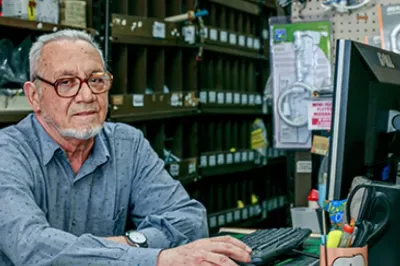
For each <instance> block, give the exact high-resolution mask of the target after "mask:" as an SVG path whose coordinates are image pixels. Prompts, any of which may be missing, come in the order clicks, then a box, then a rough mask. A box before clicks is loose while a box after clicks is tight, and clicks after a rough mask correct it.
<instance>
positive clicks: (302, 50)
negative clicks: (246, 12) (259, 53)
mask: <svg viewBox="0 0 400 266" xmlns="http://www.w3.org/2000/svg"><path fill="white" fill-rule="evenodd" d="M270 32H271V39H270V40H271V73H272V84H273V97H274V103H273V105H274V106H273V107H274V147H275V148H278V149H310V148H311V136H312V134H311V130H310V129H309V128H308V117H309V116H308V106H309V101H310V100H311V97H312V95H313V92H318V91H321V90H323V91H327V90H332V89H333V88H332V71H331V63H332V45H331V42H332V41H331V39H332V38H331V21H310V22H301V23H293V24H272V23H271V31H270Z"/></svg>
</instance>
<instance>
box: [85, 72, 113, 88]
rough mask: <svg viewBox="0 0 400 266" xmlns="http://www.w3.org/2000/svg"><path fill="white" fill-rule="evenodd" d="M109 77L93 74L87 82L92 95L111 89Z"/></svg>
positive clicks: (106, 74)
mask: <svg viewBox="0 0 400 266" xmlns="http://www.w3.org/2000/svg"><path fill="white" fill-rule="evenodd" d="M111 81H112V80H111V76H110V75H109V74H108V73H93V74H92V75H91V76H90V77H89V80H88V83H89V86H90V88H91V89H92V91H93V92H94V93H101V92H105V91H108V90H109V89H110V87H111Z"/></svg>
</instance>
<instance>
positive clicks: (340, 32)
mask: <svg viewBox="0 0 400 266" xmlns="http://www.w3.org/2000/svg"><path fill="white" fill-rule="evenodd" d="M321 3H322V0H307V3H306V5H305V7H302V5H301V4H298V3H297V2H294V3H293V5H292V20H293V21H294V22H295V21H307V20H319V19H324V18H329V19H331V20H332V36H333V44H332V48H333V56H334V58H336V47H335V46H336V40H337V39H347V40H352V41H358V42H364V40H365V36H376V35H379V34H380V31H379V22H378V8H377V7H378V5H379V4H393V3H400V0H378V1H377V0H370V3H368V4H367V5H366V6H364V7H362V8H360V9H358V10H355V11H354V12H352V13H337V12H332V11H326V10H325V8H324V7H322V5H321Z"/></svg>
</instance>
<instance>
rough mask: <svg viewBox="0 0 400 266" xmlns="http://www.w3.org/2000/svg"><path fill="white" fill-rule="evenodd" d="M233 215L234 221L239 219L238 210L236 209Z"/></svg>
mask: <svg viewBox="0 0 400 266" xmlns="http://www.w3.org/2000/svg"><path fill="white" fill-rule="evenodd" d="M233 217H234V219H235V221H239V220H240V210H236V211H235V212H234V213H233Z"/></svg>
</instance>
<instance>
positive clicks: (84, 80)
mask: <svg viewBox="0 0 400 266" xmlns="http://www.w3.org/2000/svg"><path fill="white" fill-rule="evenodd" d="M94 73H104V74H107V75H109V76H110V81H111V84H110V88H108V89H107V90H105V91H102V92H94V91H93V90H92V88H91V87H90V85H89V82H88V81H89V79H90V77H91V76H92V75H93V74H94ZM72 78H77V79H78V80H79V88H78V90H77V91H76V93H75V94H74V95H71V96H62V95H60V94H59V93H58V82H60V79H63V78H59V79H56V81H54V82H51V81H48V80H46V79H44V78H42V77H41V76H39V75H35V77H34V78H33V79H32V81H35V80H36V79H38V80H40V81H43V82H44V83H47V84H49V85H51V86H53V87H54V90H55V92H56V93H57V95H58V96H59V97H61V98H73V97H75V96H76V95H78V94H79V92H80V90H81V88H82V84H83V83H86V85H87V86H88V88H89V89H90V91H91V92H92V93H93V94H95V95H98V94H102V93H105V92H107V91H109V90H110V89H111V85H112V82H113V79H114V77H113V75H112V74H111V73H109V72H93V73H91V74H90V75H89V77H87V78H85V79H81V78H80V77H78V76H75V77H72Z"/></svg>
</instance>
